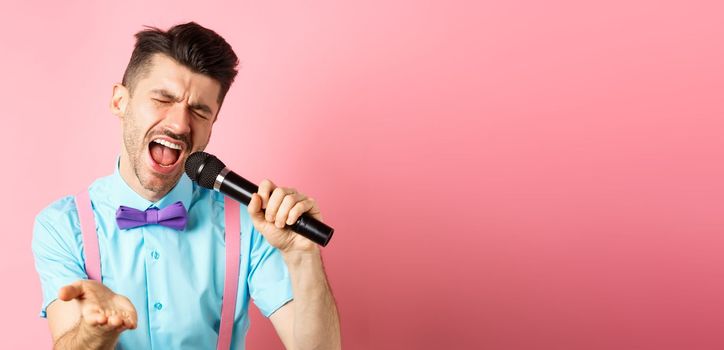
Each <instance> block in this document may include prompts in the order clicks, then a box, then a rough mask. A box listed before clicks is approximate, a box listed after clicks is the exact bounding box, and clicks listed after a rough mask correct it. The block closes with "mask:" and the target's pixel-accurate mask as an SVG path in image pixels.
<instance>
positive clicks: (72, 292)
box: [58, 280, 83, 301]
mask: <svg viewBox="0 0 724 350" xmlns="http://www.w3.org/2000/svg"><path fill="white" fill-rule="evenodd" d="M82 295H83V283H82V281H81V280H78V281H75V282H73V283H71V284H69V285H67V286H64V287H62V288H60V290H59V291H58V299H60V300H62V301H71V300H73V299H75V298H78V297H80V296H82Z"/></svg>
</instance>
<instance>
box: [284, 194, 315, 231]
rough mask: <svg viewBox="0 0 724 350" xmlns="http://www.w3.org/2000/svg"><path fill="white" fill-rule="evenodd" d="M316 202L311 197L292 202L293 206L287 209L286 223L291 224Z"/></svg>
mask: <svg viewBox="0 0 724 350" xmlns="http://www.w3.org/2000/svg"><path fill="white" fill-rule="evenodd" d="M316 205H317V204H316V202H315V201H314V199H312V198H306V199H304V200H303V201H301V202H297V203H296V204H294V207H292V209H291V210H289V215H288V216H287V222H286V224H287V225H293V224H294V223H295V222H297V220H298V219H299V217H300V216H302V214H304V213H306V212H308V211H309V210H311V209H312V208H314V207H315V206H316Z"/></svg>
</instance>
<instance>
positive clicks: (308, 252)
mask: <svg viewBox="0 0 724 350" xmlns="http://www.w3.org/2000/svg"><path fill="white" fill-rule="evenodd" d="M282 257H283V258H284V261H285V262H286V264H287V266H288V267H290V268H293V267H296V266H299V265H302V264H303V263H305V262H308V261H318V260H321V257H322V251H321V250H320V249H319V247H318V246H317V245H316V244H313V245H312V246H311V247H307V248H305V249H287V250H284V251H282Z"/></svg>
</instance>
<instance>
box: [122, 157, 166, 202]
mask: <svg viewBox="0 0 724 350" xmlns="http://www.w3.org/2000/svg"><path fill="white" fill-rule="evenodd" d="M118 167H119V168H118V172H119V173H120V174H121V178H122V179H123V181H124V182H125V183H126V184H127V185H128V187H130V188H131V189H132V190H133V191H134V192H136V193H138V195H139V196H141V197H143V198H144V199H146V200H148V201H150V202H157V201H159V200H160V199H161V198H163V197H164V196H165V195H166V194H168V192H170V191H171V189H170V188H169V189H164V190H162V191H153V190H149V189H147V188H145V187H143V185H141V181H140V180H139V179H138V176H136V172H135V171H133V164H131V160H130V157H128V154H126V152H125V150H124V151H123V153H121V159H120V162H119V164H118ZM172 188H173V187H172Z"/></svg>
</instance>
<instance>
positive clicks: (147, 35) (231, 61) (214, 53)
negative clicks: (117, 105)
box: [122, 22, 239, 103]
mask: <svg viewBox="0 0 724 350" xmlns="http://www.w3.org/2000/svg"><path fill="white" fill-rule="evenodd" d="M146 28H147V29H146V30H142V31H140V32H138V33H136V45H135V47H134V49H133V53H132V54H131V60H130V62H128V66H127V67H126V72H125V73H123V82H122V83H123V85H124V86H126V87H127V88H128V89H129V91H131V93H133V88H134V86H135V84H136V82H137V81H138V79H139V78H140V77H142V76H143V75H145V74H147V73H148V69H149V65H150V63H151V57H153V55H154V54H157V53H160V54H163V55H166V56H168V57H169V58H171V59H173V60H175V61H176V62H178V63H180V64H182V65H184V66H186V67H188V68H189V69H190V70H191V71H193V72H196V73H201V74H204V75H206V76H208V77H210V78H212V79H214V80H216V81H218V82H219V84H221V92H220V93H219V97H218V100H219V103H221V101H223V100H224V96H226V92H227V91H229V88H230V87H231V83H232V82H234V77H236V73H237V70H236V66H237V65H238V64H239V59H238V58H237V57H236V54H235V53H234V50H232V49H231V45H229V44H228V43H227V42H226V40H224V38H222V37H221V36H220V35H218V34H216V32H214V31H213V30H211V29H207V28H204V27H202V26H200V25H198V24H197V23H195V22H189V23H185V24H179V25H176V26H173V27H171V28H169V30H168V31H165V32H164V31H163V30H160V29H158V28H155V27H148V26H147V27H146Z"/></svg>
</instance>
